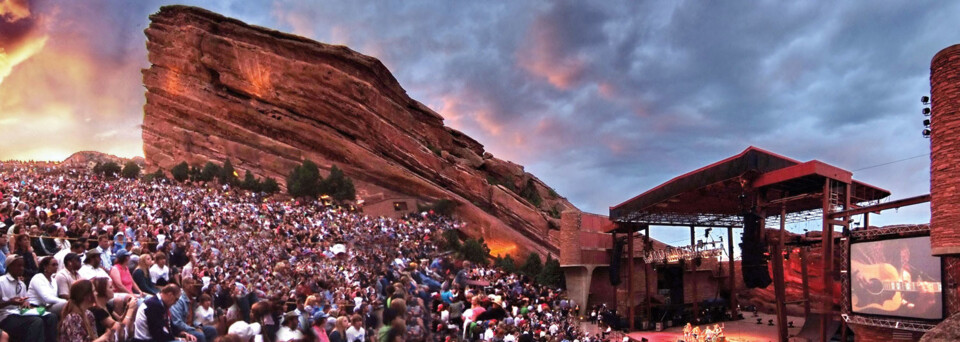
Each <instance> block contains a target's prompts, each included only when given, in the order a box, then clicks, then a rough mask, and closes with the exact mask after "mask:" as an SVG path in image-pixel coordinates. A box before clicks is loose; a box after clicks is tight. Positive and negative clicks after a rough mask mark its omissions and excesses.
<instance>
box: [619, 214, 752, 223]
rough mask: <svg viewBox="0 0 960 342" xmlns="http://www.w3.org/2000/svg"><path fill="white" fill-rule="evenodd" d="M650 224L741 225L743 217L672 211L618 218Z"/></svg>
mask: <svg viewBox="0 0 960 342" xmlns="http://www.w3.org/2000/svg"><path fill="white" fill-rule="evenodd" d="M617 221H619V222H631V223H642V224H649V225H652V226H684V227H687V226H696V227H741V226H743V218H742V217H741V216H740V215H727V214H713V213H670V212H645V211H637V212H632V213H630V214H629V215H627V217H625V218H623V219H621V220H617Z"/></svg>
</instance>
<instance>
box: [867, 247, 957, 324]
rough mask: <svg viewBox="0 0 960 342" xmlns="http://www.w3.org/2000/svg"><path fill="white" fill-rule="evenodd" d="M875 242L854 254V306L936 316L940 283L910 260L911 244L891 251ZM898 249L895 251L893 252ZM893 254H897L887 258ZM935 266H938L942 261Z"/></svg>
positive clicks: (879, 310) (887, 312)
mask: <svg viewBox="0 0 960 342" xmlns="http://www.w3.org/2000/svg"><path fill="white" fill-rule="evenodd" d="M887 246H888V244H886V243H875V244H872V246H870V247H873V248H871V250H870V251H864V250H860V252H861V253H858V255H854V256H853V260H851V272H852V274H853V282H852V284H851V296H852V301H851V302H852V305H853V310H854V311H858V312H863V313H877V314H891V315H902V316H916V317H934V316H937V314H936V313H937V312H938V311H939V310H938V308H939V307H938V305H939V302H940V301H939V296H940V292H941V291H942V289H941V284H940V282H939V279H934V278H933V277H931V276H929V275H927V274H926V273H925V272H923V270H921V269H920V268H917V267H915V266H914V265H913V264H912V263H911V262H910V247H909V244H901V245H900V248H899V249H898V250H896V251H891V250H889V248H883V247H887ZM894 253H896V254H894ZM890 254H894V255H895V257H890V258H888V257H887V256H890ZM935 267H939V264H938V265H936V266H935Z"/></svg>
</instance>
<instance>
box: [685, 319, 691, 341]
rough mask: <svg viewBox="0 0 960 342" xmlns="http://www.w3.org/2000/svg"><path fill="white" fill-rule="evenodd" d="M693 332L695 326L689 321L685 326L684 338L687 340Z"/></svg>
mask: <svg viewBox="0 0 960 342" xmlns="http://www.w3.org/2000/svg"><path fill="white" fill-rule="evenodd" d="M692 333H693V326H692V325H691V324H690V323H689V322H688V323H687V325H685V326H683V340H684V341H686V340H687V338H688V337H690V336H691V334H692Z"/></svg>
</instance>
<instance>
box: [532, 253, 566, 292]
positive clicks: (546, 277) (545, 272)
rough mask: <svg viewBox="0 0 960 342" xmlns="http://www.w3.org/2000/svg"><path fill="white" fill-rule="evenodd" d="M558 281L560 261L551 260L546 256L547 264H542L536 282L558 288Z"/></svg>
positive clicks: (559, 277)
mask: <svg viewBox="0 0 960 342" xmlns="http://www.w3.org/2000/svg"><path fill="white" fill-rule="evenodd" d="M560 279H561V270H560V261H559V260H557V259H554V258H552V257H551V256H550V255H549V254H548V255H547V262H546V263H544V265H543V269H542V270H540V274H538V275H537V282H538V283H540V284H542V285H549V286H560Z"/></svg>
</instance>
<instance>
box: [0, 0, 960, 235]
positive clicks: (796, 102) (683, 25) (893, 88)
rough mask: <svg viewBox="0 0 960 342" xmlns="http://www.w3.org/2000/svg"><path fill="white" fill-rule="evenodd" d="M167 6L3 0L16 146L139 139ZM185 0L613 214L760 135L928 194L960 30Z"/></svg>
mask: <svg viewBox="0 0 960 342" xmlns="http://www.w3.org/2000/svg"><path fill="white" fill-rule="evenodd" d="M169 2H170V1H137V2H123V3H122V4H121V3H115V2H109V1H105V0H99V1H84V2H56V3H55V4H54V3H46V2H42V3H28V2H23V1H9V0H0V18H2V21H0V30H2V32H3V34H2V35H0V44H2V45H0V47H2V48H3V49H4V52H0V79H2V81H0V82H2V83H0V127H2V128H3V130H4V131H5V132H8V134H7V135H6V136H5V138H6V139H5V140H4V143H3V145H0V159H6V158H47V157H49V158H53V157H63V156H66V155H67V154H69V153H70V152H73V151H75V150H80V149H100V150H105V151H107V152H112V153H117V154H121V155H126V156H131V155H138V154H141V153H142V152H141V151H142V149H141V147H140V144H141V142H140V139H139V134H140V133H139V130H138V129H137V126H138V125H139V124H140V122H141V121H142V105H143V88H142V86H141V85H140V77H141V76H140V73H139V70H140V69H141V68H144V67H147V65H146V63H147V62H146V56H145V55H146V52H145V48H144V40H145V38H144V36H143V33H142V30H143V28H144V27H146V25H148V24H149V23H148V19H147V16H148V15H149V14H150V13H153V12H155V11H156V10H157V9H158V8H159V6H160V5H161V4H165V3H169ZM188 3H194V4H200V5H201V6H205V7H207V8H208V9H210V10H213V11H216V12H219V13H223V14H225V15H227V16H231V17H235V18H238V19H240V20H243V21H246V22H248V23H251V24H255V25H260V26H266V27H271V28H275V29H279V30H282V31H288V32H293V33H295V34H299V35H303V36H306V37H309V38H313V39H316V40H319V41H322V42H327V43H331V44H343V45H347V46H349V47H350V48H352V49H354V50H357V51H359V52H361V53H364V54H368V55H372V56H374V57H377V58H379V59H380V60H381V61H383V62H384V64H385V65H386V66H387V67H388V68H389V69H390V70H391V71H392V72H393V73H394V74H395V76H396V77H397V79H398V80H399V81H400V84H401V85H403V86H404V87H405V89H407V91H408V92H409V94H410V95H411V97H413V98H415V99H417V100H420V101H421V102H423V103H425V104H427V105H428V106H429V107H431V108H433V109H434V110H436V111H438V112H439V113H440V114H442V115H443V116H444V117H445V118H446V119H447V124H448V125H450V126H452V127H454V128H456V129H458V130H461V131H463V132H465V133H467V134H469V135H471V136H472V137H474V138H476V139H477V140H478V141H480V142H481V143H483V144H484V145H485V146H486V147H487V149H488V151H490V152H492V153H493V154H494V155H497V156H499V157H501V158H506V159H510V160H512V161H515V162H517V163H520V164H523V165H525V166H526V167H527V170H528V171H530V172H532V173H534V174H536V175H537V176H538V177H539V178H541V179H542V180H544V181H545V182H547V183H548V184H550V185H552V186H554V187H555V188H556V189H557V192H558V193H560V194H562V195H564V196H567V197H568V198H570V200H571V201H572V202H573V203H574V204H576V205H578V206H579V207H580V208H582V209H585V210H588V211H592V212H599V213H606V211H607V207H609V206H611V205H615V204H617V203H619V202H621V201H623V200H626V199H628V198H630V197H632V196H633V195H636V194H638V193H640V192H642V191H645V190H647V189H649V188H650V187H653V186H656V185H658V184H660V183H662V182H664V181H666V180H668V179H670V178H672V177H674V176H676V175H678V174H681V173H685V172H687V171H690V170H693V169H696V168H698V167H700V166H703V165H706V164H709V163H712V162H714V161H717V160H720V159H723V158H725V157H728V156H731V155H733V154H736V153H738V152H740V151H742V150H743V149H745V148H746V147H747V146H750V145H755V146H758V147H761V148H765V149H768V150H771V151H774V152H777V153H781V154H783V155H786V156H789V157H792V158H795V159H799V160H809V159H819V160H822V161H824V162H827V163H831V164H834V165H836V166H839V167H842V168H846V169H849V170H854V171H855V174H854V176H855V177H857V178H858V179H861V180H864V181H867V182H869V183H872V184H875V185H878V186H881V187H884V188H887V189H889V190H891V191H893V193H894V197H897V198H901V197H906V196H911V195H917V194H922V193H926V192H928V191H929V159H928V157H926V156H923V154H925V153H928V152H929V147H928V141H927V140H926V139H924V138H922V137H921V135H920V130H921V129H922V127H921V126H920V122H921V120H922V117H921V116H920V115H919V110H920V108H921V106H920V104H919V102H918V98H919V96H920V95H924V94H927V93H928V92H929V80H928V78H929V62H930V59H931V58H932V56H933V55H934V54H935V53H936V52H937V51H939V50H940V49H942V48H944V47H947V46H949V45H952V44H955V43H960V31H957V30H956V29H955V27H954V25H953V22H954V21H955V20H954V19H955V18H954V16H955V14H956V13H960V4H949V3H941V2H934V1H923V2H920V3H917V2H911V3H907V2H881V3H869V4H862V3H854V2H851V3H817V2H799V3H777V2H760V3H730V2H698V1H687V2H636V1H606V2H583V1H571V0H558V1H535V2H528V1H523V2H494V3H491V2H449V1H404V2H358V1H351V2H344V1H320V2H302V1H291V0H274V1H229V0H220V1H215V2H203V3H201V2H199V1H189V2H188ZM5 73H6V74H5ZM7 74H9V75H7ZM3 77H6V78H5V79H3ZM11 134H12V135H11ZM41 137H52V138H50V139H47V138H41ZM918 155H919V156H920V157H917V156H918ZM910 157H917V158H912V159H908V158H910ZM902 159H906V160H904V161H901V162H897V163H892V164H888V165H884V166H879V167H871V166H875V165H879V164H884V163H887V162H891V161H898V160H902ZM861 169H862V170H861ZM928 215H929V210H928V209H926V208H923V206H918V208H911V209H905V210H901V211H900V215H899V216H895V215H889V214H884V215H883V216H881V217H880V218H877V219H874V220H873V222H874V223H894V222H897V221H898V220H902V221H909V222H922V221H924V220H926V219H927V217H928ZM890 216H894V217H893V218H888V217H890ZM885 220H886V221H885Z"/></svg>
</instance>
